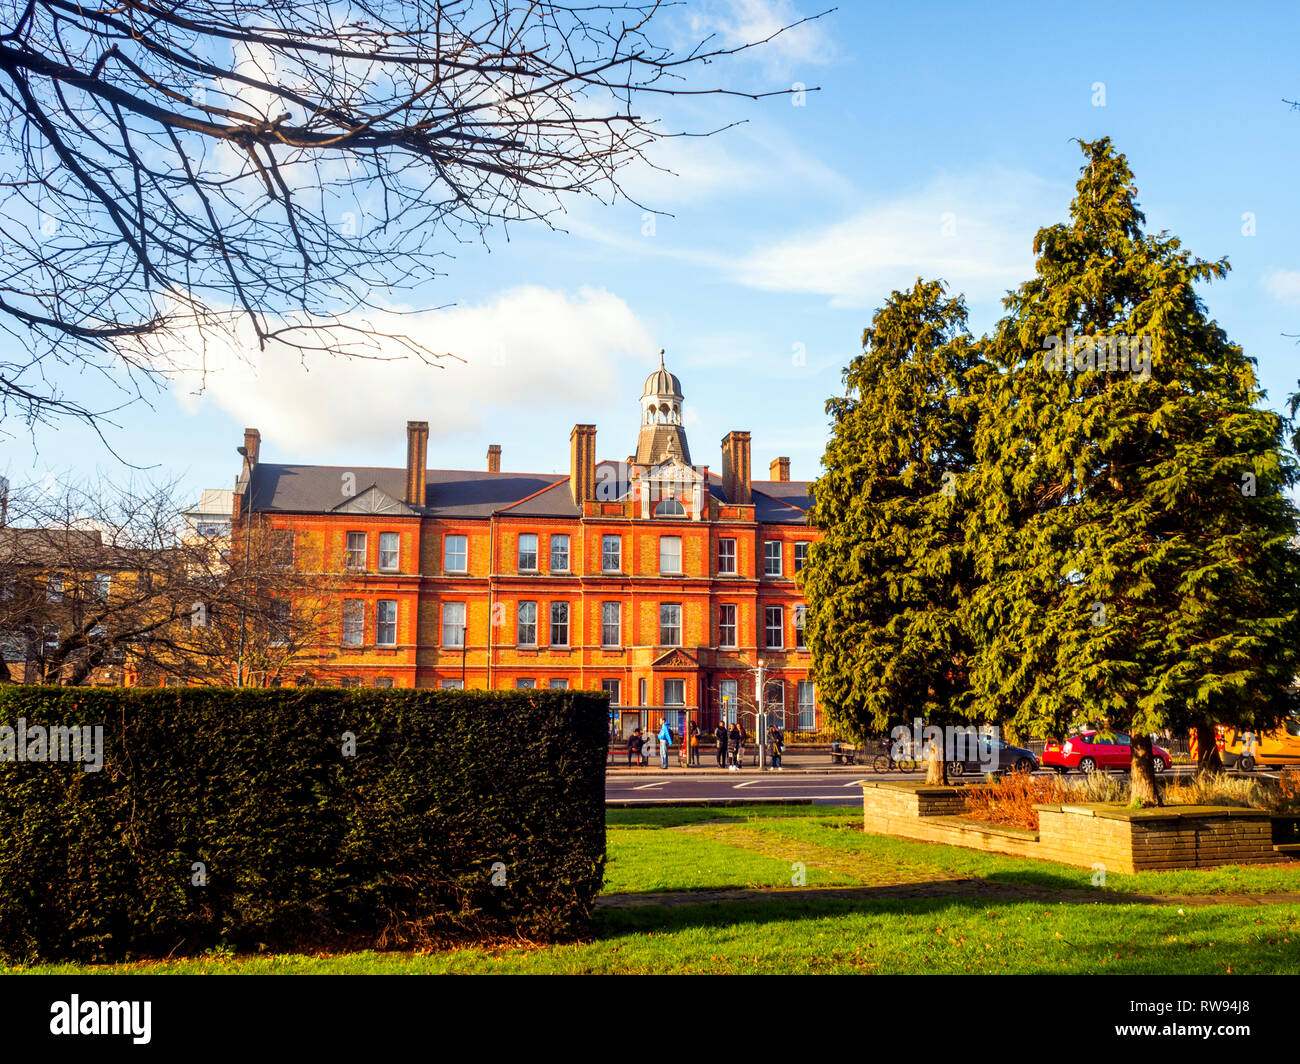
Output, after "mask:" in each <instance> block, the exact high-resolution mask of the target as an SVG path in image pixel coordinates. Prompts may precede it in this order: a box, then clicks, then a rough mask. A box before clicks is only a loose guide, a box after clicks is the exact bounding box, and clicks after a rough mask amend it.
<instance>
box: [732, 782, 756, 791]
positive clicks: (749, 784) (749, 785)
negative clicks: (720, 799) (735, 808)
mask: <svg viewBox="0 0 1300 1064" xmlns="http://www.w3.org/2000/svg"><path fill="white" fill-rule="evenodd" d="M758 782H759V781H758V780H746V781H745V782H744V783H737V784H736V785H735V786H734V787H732V788H731V789H732V790H733V791H738V790H740V788H741V787H752V786H754V784H755V783H758Z"/></svg>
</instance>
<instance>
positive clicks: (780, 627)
mask: <svg viewBox="0 0 1300 1064" xmlns="http://www.w3.org/2000/svg"><path fill="white" fill-rule="evenodd" d="M773 612H775V614H776V624H775V625H773V624H772V614H773ZM774 630H775V631H776V632H777V634H778V635H779V637H780V638H779V641H778V642H775V643H774V642H772V632H773V631H774ZM763 646H764V647H766V648H767V649H768V650H784V649H785V607H784V606H764V607H763Z"/></svg>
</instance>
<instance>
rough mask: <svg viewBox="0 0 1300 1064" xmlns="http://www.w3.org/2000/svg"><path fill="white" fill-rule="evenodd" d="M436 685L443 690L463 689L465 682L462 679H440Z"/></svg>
mask: <svg viewBox="0 0 1300 1064" xmlns="http://www.w3.org/2000/svg"><path fill="white" fill-rule="evenodd" d="M438 686H439V687H440V688H441V689H442V690H444V691H463V690H465V682H464V681H463V680H442V681H440V682H439V684H438Z"/></svg>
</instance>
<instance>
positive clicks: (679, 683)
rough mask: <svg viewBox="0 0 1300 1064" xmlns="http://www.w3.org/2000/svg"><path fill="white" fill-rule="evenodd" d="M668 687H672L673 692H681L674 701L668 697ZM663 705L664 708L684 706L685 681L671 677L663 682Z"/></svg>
mask: <svg viewBox="0 0 1300 1064" xmlns="http://www.w3.org/2000/svg"><path fill="white" fill-rule="evenodd" d="M670 685H671V686H672V688H673V689H674V691H680V692H681V694H680V695H679V696H678V698H677V699H676V700H674V699H672V698H670V697H669V696H668V690H669V686H670ZM664 705H665V706H684V705H686V681H685V680H679V679H676V678H671V677H670V678H669V679H666V680H664Z"/></svg>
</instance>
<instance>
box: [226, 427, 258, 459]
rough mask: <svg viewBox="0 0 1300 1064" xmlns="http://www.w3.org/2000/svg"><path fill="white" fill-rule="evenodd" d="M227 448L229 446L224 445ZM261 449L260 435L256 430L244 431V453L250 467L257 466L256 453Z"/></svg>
mask: <svg viewBox="0 0 1300 1064" xmlns="http://www.w3.org/2000/svg"><path fill="white" fill-rule="evenodd" d="M226 446H227V447H229V446H230V444H226ZM261 449H262V434H261V433H260V432H258V431H257V429H244V452H245V455H246V456H247V458H248V464H249V465H250V466H255V465H257V452H258V451H260V450H261Z"/></svg>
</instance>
